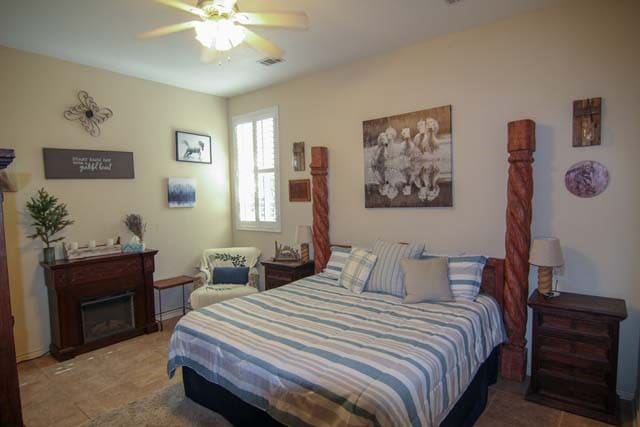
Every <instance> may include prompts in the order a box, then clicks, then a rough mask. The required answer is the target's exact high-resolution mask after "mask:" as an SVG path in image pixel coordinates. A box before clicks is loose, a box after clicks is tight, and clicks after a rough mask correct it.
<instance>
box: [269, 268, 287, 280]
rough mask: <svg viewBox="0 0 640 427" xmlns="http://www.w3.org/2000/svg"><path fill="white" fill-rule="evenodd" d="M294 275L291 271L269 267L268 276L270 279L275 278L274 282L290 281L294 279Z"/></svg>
mask: <svg viewBox="0 0 640 427" xmlns="http://www.w3.org/2000/svg"><path fill="white" fill-rule="evenodd" d="M292 275H293V273H292V272H291V271H287V270H276V269H269V270H268V271H267V274H266V278H267V279H269V280H273V281H274V282H275V281H279V280H280V281H284V282H287V283H288V282H291V281H292V279H293V277H292Z"/></svg>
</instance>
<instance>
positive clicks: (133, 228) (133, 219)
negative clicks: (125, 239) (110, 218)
mask: <svg viewBox="0 0 640 427" xmlns="http://www.w3.org/2000/svg"><path fill="white" fill-rule="evenodd" d="M124 224H125V225H126V226H127V228H128V229H129V231H130V232H131V234H133V236H134V237H133V238H132V239H131V240H132V241H131V243H133V244H140V245H141V248H142V250H143V251H144V247H145V244H144V233H145V231H147V224H146V223H145V222H144V220H143V219H142V215H140V214H128V215H127V216H126V217H125V218H124Z"/></svg>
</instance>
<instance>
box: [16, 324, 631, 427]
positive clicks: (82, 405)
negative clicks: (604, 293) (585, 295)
mask: <svg viewBox="0 0 640 427" xmlns="http://www.w3.org/2000/svg"><path fill="white" fill-rule="evenodd" d="M176 321H177V318H174V319H170V320H168V321H166V322H165V325H164V331H163V332H158V333H154V334H151V335H143V336H141V337H138V338H134V339H131V340H128V341H124V342H121V343H118V344H115V345H112V346H109V347H105V348H102V349H99V350H96V351H93V352H91V353H86V354H83V355H80V356H78V357H76V358H74V359H71V360H69V361H67V362H62V363H60V362H57V361H56V360H55V359H53V358H52V357H50V356H43V357H40V358H38V359H35V360H31V361H28V362H23V363H20V364H19V365H18V370H19V375H20V392H21V397H22V407H23V415H24V421H25V424H26V426H27V427H39V426H56V427H57V426H78V425H81V424H83V423H84V422H86V421H88V420H90V419H92V418H95V417H97V416H98V415H100V414H103V413H105V412H107V411H110V410H113V409H116V408H119V407H122V406H124V405H125V404H127V403H129V402H132V401H136V400H140V399H143V398H145V397H148V396H149V395H150V394H153V393H155V392H157V391H160V390H161V389H163V388H165V387H167V386H168V385H170V384H174V383H176V382H181V381H182V379H181V376H180V372H179V371H178V372H177V373H176V376H175V377H174V378H173V379H171V380H169V379H168V377H167V373H166V357H167V348H168V344H169V338H170V336H171V331H172V330H173V326H174V325H175V323H176ZM524 390H525V387H524V386H523V385H522V384H519V383H513V382H509V381H506V380H501V381H499V382H498V384H496V385H494V386H492V387H491V391H490V398H489V404H488V406H487V409H486V410H485V412H484V413H483V415H482V417H481V418H480V420H479V421H478V423H477V425H478V426H481V427H484V426H487V427H494V426H510V427H514V426H536V427H538V426H562V427H576V426H586V427H596V426H605V425H606V424H601V423H599V422H596V421H592V420H589V419H586V418H582V417H578V416H576V415H573V414H569V413H566V412H562V411H557V410H554V409H550V408H546V407H544V406H540V405H536V404H534V403H531V402H527V401H525V400H524V399H523V398H522V396H523V395H524ZM627 424H628V425H630V422H627Z"/></svg>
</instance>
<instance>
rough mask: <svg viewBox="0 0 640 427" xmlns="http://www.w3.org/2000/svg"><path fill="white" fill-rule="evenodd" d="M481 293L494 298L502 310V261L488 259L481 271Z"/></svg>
mask: <svg viewBox="0 0 640 427" xmlns="http://www.w3.org/2000/svg"><path fill="white" fill-rule="evenodd" d="M482 292H484V293H485V294H488V295H491V296H492V297H493V298H495V300H496V301H498V304H499V305H500V308H502V309H503V310H504V259H502V258H489V260H488V261H487V264H486V265H485V266H484V270H483V271H482Z"/></svg>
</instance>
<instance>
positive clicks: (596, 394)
mask: <svg viewBox="0 0 640 427" xmlns="http://www.w3.org/2000/svg"><path fill="white" fill-rule="evenodd" d="M536 382H537V385H538V393H539V394H541V395H544V396H548V397H550V398H552V399H557V400H561V401H566V402H569V403H575V402H579V404H580V405H582V406H584V407H588V408H590V409H594V410H597V411H608V410H611V409H612V408H609V397H610V395H609V390H608V388H607V387H606V386H604V385H601V384H599V383H595V382H589V381H580V380H577V379H576V378H572V377H569V376H565V375H562V374H558V373H556V372H553V371H548V370H546V369H540V370H538V372H537V378H536Z"/></svg>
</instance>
